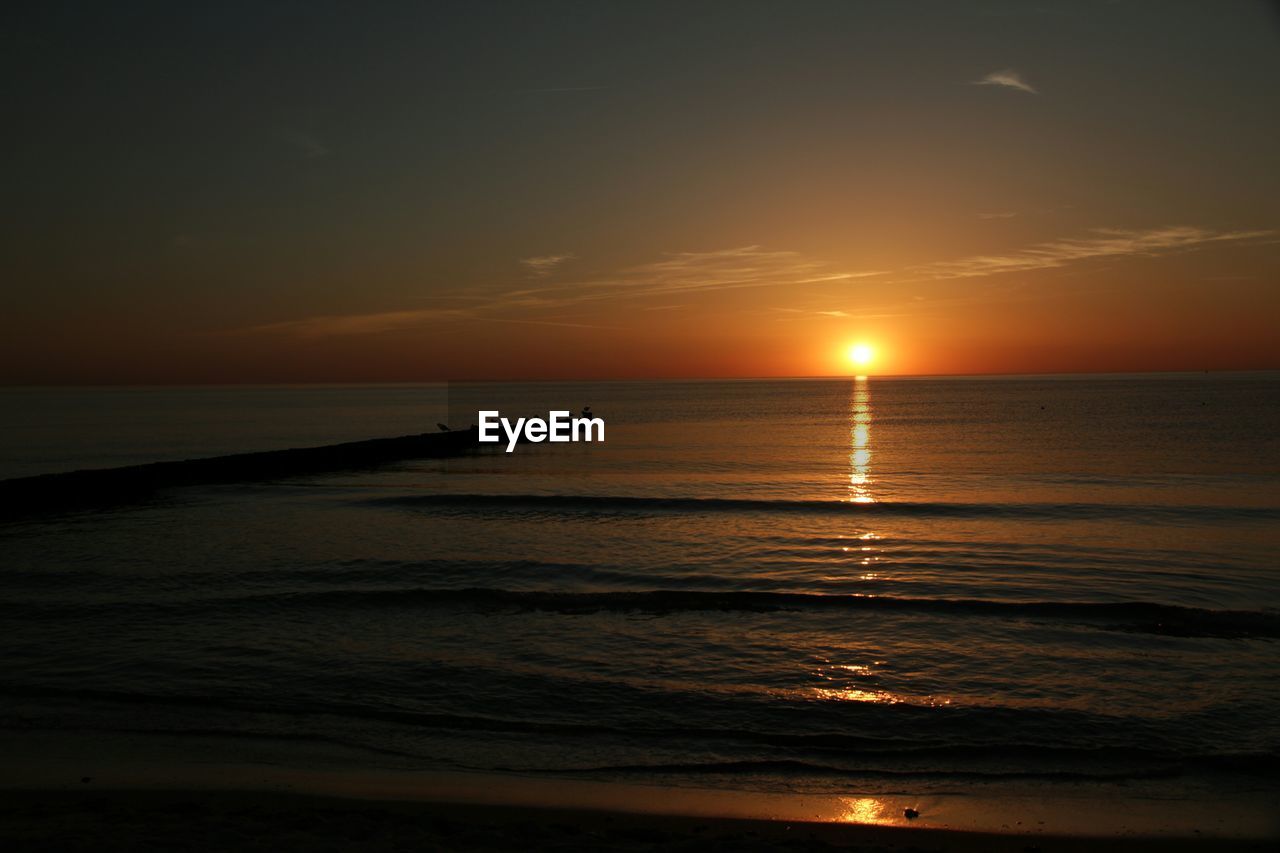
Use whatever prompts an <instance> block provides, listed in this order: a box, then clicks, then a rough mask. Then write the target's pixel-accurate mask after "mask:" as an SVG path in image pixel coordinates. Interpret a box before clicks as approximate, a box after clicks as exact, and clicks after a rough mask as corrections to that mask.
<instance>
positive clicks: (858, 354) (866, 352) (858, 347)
mask: <svg viewBox="0 0 1280 853" xmlns="http://www.w3.org/2000/svg"><path fill="white" fill-rule="evenodd" d="M875 355H876V354H875V350H873V349H871V345H870V344H854V345H853V346H851V347H849V360H850V361H852V362H853V363H854V364H855V365H857V366H858V367H866V366H867V365H868V364H870V363H871V360H872V359H874V358H875Z"/></svg>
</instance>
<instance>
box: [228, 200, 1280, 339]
mask: <svg viewBox="0 0 1280 853" xmlns="http://www.w3.org/2000/svg"><path fill="white" fill-rule="evenodd" d="M1278 235H1280V232H1278V231H1276V230H1271V229H1268V230H1252V231H1214V230H1211V229H1207V228H1199V227H1195V226H1190V225H1175V226H1166V227H1162V228H1153V229H1147V230H1132V229H1095V230H1093V231H1091V232H1089V234H1088V235H1087V236H1084V237H1076V238H1063V239H1058V240H1052V241H1048V242H1044V243H1039V244H1036V245H1033V246H1030V247H1028V248H1025V249H1021V250H1019V251H1015V252H1011V253H1007V254H998V255H973V256H969V257H965V258H959V259H956V260H950V261H937V262H933V263H928V264H920V265H916V266H911V267H905V268H902V269H900V270H897V271H885V270H867V271H860V272H837V271H833V270H832V268H831V266H830V265H828V264H826V263H824V262H822V261H818V260H814V259H812V258H808V257H806V256H804V255H802V254H800V253H799V252H790V251H771V250H766V249H762V248H761V247H759V246H742V247H737V248H732V249H721V250H716V251H708V252H676V253H669V254H667V255H664V256H663V257H662V258H661V259H659V260H657V261H653V262H650V263H646V264H638V265H635V266H631V267H625V268H623V269H621V270H618V271H616V272H615V273H613V274H612V275H607V276H602V277H599V278H591V279H583V280H578V281H570V282H564V283H560V284H554V285H547V286H542V287H524V288H516V289H507V290H495V291H492V292H490V293H489V294H488V295H487V296H481V295H478V294H474V293H468V294H463V293H458V294H455V295H449V294H444V295H438V296H435V297H432V298H435V299H445V300H448V299H458V300H462V301H468V302H472V303H473V304H472V305H471V306H469V307H458V308H428V309H418V310H406V311H384V312H374V313H362V314H349V315H326V316H319V317H307V318H302V319H299V320H287V321H283V322H276V323H267V324H262V325H257V326H252V327H249V328H247V329H241V330H238V331H237V332H233V334H283V335H290V336H295V337H300V338H318V337H332V336H343V335H364V334H377V333H381V332H388V331H395V330H400V329H406V328H413V327H419V326H424V325H427V324H432V323H444V322H496V323H520V324H530V325H546V326H560V327H567V328H583V329H616V328H619V327H616V326H604V325H595V324H590V323H585V322H576V321H572V320H562V319H557V318H555V317H554V316H546V315H545V313H544V316H542V317H528V316H525V317H515V316H512V314H518V313H522V312H525V313H528V312H537V313H542V312H551V311H555V310H557V309H565V308H573V307H586V306H589V305H591V304H593V303H602V302H609V301H617V300H639V299H645V298H652V297H662V296H666V297H671V296H676V297H677V298H679V297H680V296H685V295H690V294H698V293H711V292H718V291H726V290H739V289H745V288H785V287H797V286H811V285H821V284H823V283H837V282H842V281H850V282H851V281H855V280H858V279H863V278H880V280H882V281H885V282H891V283H893V284H903V283H907V282H921V281H950V280H963V279H982V278H987V277H993V276H1003V275H1004V274H1007V273H1026V272H1033V271H1037V270H1046V269H1060V268H1064V267H1071V266H1076V265H1080V264H1084V263H1086V262H1089V261H1095V260H1099V259H1107V260H1111V261H1115V260H1123V259H1126V258H1137V257H1149V258H1150V257H1159V256H1164V255H1170V254H1175V253H1181V252H1188V251H1195V250H1198V249H1203V248H1207V247H1211V246H1224V245H1249V244H1253V243H1257V242H1260V241H1261V242H1276V241H1277V239H1278ZM572 257H573V256H572V255H548V256H544V257H539V258H526V259H524V261H522V263H524V264H525V266H526V267H528V268H529V269H531V270H534V271H535V272H539V273H541V275H538V276H536V277H545V276H547V275H550V273H551V271H553V270H554V269H556V267H558V266H559V265H560V264H561V263H563V262H564V261H566V260H569V259H571V258H572ZM1095 269H1096V267H1095ZM1031 295H1032V294H1031V293H1028V294H1027V296H1028V298H1030V297H1031ZM991 296H992V294H991V292H990V291H988V292H986V293H985V294H984V293H977V292H972V291H970V292H967V293H963V294H956V295H954V296H952V297H948V298H944V299H942V300H937V299H935V300H931V301H930V302H929V307H930V308H935V307H936V306H937V305H939V304H944V303H945V304H953V303H954V302H956V301H959V302H980V301H984V300H987V299H990V298H991ZM1006 296H1007V294H1006ZM919 300H920V297H915V298H914V299H913V301H912V302H911V303H897V304H889V305H884V304H882V305H879V306H865V305H864V306H860V307H862V308H863V309H871V310H873V311H877V312H878V313H875V314H868V313H864V311H858V310H849V309H844V308H831V307H829V306H830V305H831V302H829V301H828V302H827V303H826V305H825V306H823V305H822V304H821V303H819V304H818V305H816V306H814V307H812V308H797V307H789V308H784V307H778V308H774V309H772V310H774V311H777V312H779V313H781V314H786V315H791V316H789V317H779V318H778V319H780V320H781V319H791V318H796V319H798V317H799V316H804V315H807V316H820V317H828V318H832V319H847V318H860V319H867V318H872V317H876V318H879V317H891V316H902V315H901V314H899V313H885V312H886V311H888V312H896V311H897V310H898V309H903V308H909V307H911V306H912V305H914V306H915V307H914V308H913V309H912V311H911V312H910V313H918V312H919ZM824 301H825V300H824ZM837 304H838V303H837ZM682 307H687V304H686V303H684V302H680V303H664V304H659V305H654V306H647V307H645V308H644V309H643V310H646V311H664V310H671V309H675V308H682Z"/></svg>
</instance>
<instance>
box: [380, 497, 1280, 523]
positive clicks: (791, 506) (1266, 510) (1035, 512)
mask: <svg viewBox="0 0 1280 853" xmlns="http://www.w3.org/2000/svg"><path fill="white" fill-rule="evenodd" d="M362 503H367V504H374V505H387V506H403V507H428V508H433V509H445V510H461V511H471V510H479V511H484V510H495V511H522V512H559V513H565V512H576V513H600V514H646V513H655V514H657V513H772V514H776V513H800V514H806V515H853V516H924V517H939V518H983V517H997V518H1027V519H1112V518H1116V517H1118V516H1123V517H1128V518H1135V519H1148V520H1156V521H1158V520H1161V519H1168V520H1176V519H1198V520H1212V521H1229V520H1241V521H1251V520H1275V519H1280V508H1277V507H1263V506H1243V507H1241V506H1191V505H1180V504H1169V505H1163V504H1143V505H1132V504H1105V503H1068V504H1049V503H967V502H966V503H960V502H937V501H880V502H876V503H852V502H847V501H821V500H764V499H757V498H689V497H641V496H631V495H483V494H432V495H396V496H394V497H381V498H370V499H366V500H364V501H362Z"/></svg>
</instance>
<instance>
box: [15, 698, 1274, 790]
mask: <svg viewBox="0 0 1280 853" xmlns="http://www.w3.org/2000/svg"><path fill="white" fill-rule="evenodd" d="M0 696H5V697H7V698H9V699H11V700H13V699H20V698H48V699H58V700H63V701H71V702H74V703H75V704H76V705H77V707H78V708H80V709H82V710H83V708H84V703H86V702H106V703H111V704H117V705H121V706H123V707H124V708H131V707H133V708H136V707H139V706H143V707H150V708H153V709H154V708H158V707H165V706H168V707H171V708H175V709H183V718H182V720H181V721H180V722H179V723H178V724H177V725H176V726H173V727H170V726H165V725H160V726H158V727H157V726H150V727H138V726H137V725H136V719H135V717H133V716H130V717H127V718H112V717H111V716H110V715H102V714H98V715H96V722H95V723H94V725H93V726H92V728H94V729H95V730H100V731H112V732H122V733H123V732H128V733H137V734H149V733H150V734H159V735H168V736H189V737H221V738H245V739H254V740H279V741H299V742H317V743H330V744H335V745H339V746H345V747H349V748H353V749H362V750H366V751H371V752H377V753H381V754H385V755H387V756H393V757H399V758H406V759H421V758H424V757H426V756H424V755H422V754H420V753H419V752H418V750H416V749H414V748H412V747H411V746H408V745H407V744H402V743H401V739H400V738H397V739H396V743H397V744H398V745H399V748H389V747H388V746H387V745H386V743H383V742H381V741H380V739H379V738H378V736H377V735H376V733H375V732H370V731H369V730H367V729H362V730H361V731H360V733H359V734H355V733H354V732H353V733H351V734H348V735H340V734H338V733H337V732H335V731H333V730H332V722H333V721H334V720H339V719H345V720H348V721H352V722H366V721H367V722H377V723H383V724H392V725H396V726H405V727H407V728H409V729H419V730H423V731H424V732H449V733H452V734H454V735H462V736H472V737H480V738H484V739H488V738H491V737H493V736H501V737H516V738H525V737H532V738H536V739H539V740H543V741H546V742H566V743H567V742H575V743H578V744H579V745H581V744H582V743H583V741H584V739H585V740H587V741H593V742H599V743H600V744H601V745H603V743H604V742H608V741H614V740H620V741H622V742H625V743H626V744H628V745H630V746H632V747H634V746H636V745H637V744H648V745H649V746H647V747H645V748H653V749H656V750H660V751H662V752H666V753H667V754H689V753H690V751H693V752H699V751H702V750H703V749H706V748H708V747H710V748H713V749H715V750H716V751H722V750H730V751H745V752H746V753H747V755H746V756H744V757H743V758H742V759H737V760H734V759H727V758H726V759H724V760H720V761H715V760H711V761H706V762H699V761H688V762H684V761H679V762H655V763H652V764H622V763H619V764H605V765H598V766H581V767H559V768H538V767H524V768H518V769H519V770H521V771H533V772H545V773H585V774H590V773H654V774H658V773H670V774H716V773H739V774H741V773H793V774H804V775H826V774H846V775H860V776H883V777H896V776H903V777H906V776H917V777H922V776H957V775H960V776H968V777H972V778H975V779H977V778H999V777H1003V778H1028V779H1029V778H1037V777H1041V778H1059V779H1064V780H1065V779H1071V778H1079V779H1103V778H1125V777H1139V776H1160V775H1179V774H1182V773H1186V772H1190V771H1219V772H1231V773H1243V774H1248V775H1257V776H1263V777H1267V778H1270V777H1271V776H1273V775H1274V774H1275V773H1276V772H1277V771H1278V770H1280V754H1277V753H1276V752H1274V751H1273V750H1272V751H1242V752H1219V751H1204V750H1202V749H1195V748H1192V749H1185V748H1179V747H1178V745H1177V744H1176V743H1174V742H1169V741H1167V740H1165V739H1163V738H1152V737H1143V738H1142V740H1141V744H1140V745H1139V743H1137V742H1136V741H1135V742H1134V743H1132V744H1120V743H1111V744H1105V745H1093V746H1081V745H1077V744H1075V743H1070V744H1068V743H1035V742H1030V741H1019V740H1017V739H1011V737H1010V732H1011V731H1014V730H1017V729H1019V728H1021V727H1020V726H1019V725H1018V724H1019V722H1021V723H1022V724H1024V725H1025V724H1027V723H1030V722H1036V723H1038V724H1039V725H1037V727H1036V730H1037V731H1040V732H1041V734H1043V729H1046V728H1047V729H1051V730H1053V731H1060V730H1062V729H1063V728H1070V729H1072V730H1076V731H1080V730H1095V729H1096V730H1102V729H1106V730H1107V731H1112V732H1114V731H1115V728H1116V726H1117V725H1122V724H1123V723H1124V722H1125V721H1126V719H1127V718H1122V717H1110V716H1106V715H1100V714H1096V713H1087V712H1073V711H1058V712H1051V713H1050V714H1048V715H1047V716H1046V715H1045V713H1043V712H1026V711H1019V710H1018V709H1014V708H982V709H967V710H966V709H951V708H948V709H928V708H916V707H888V708H881V709H877V710H878V711H879V712H884V713H891V714H894V715H896V716H898V717H899V720H898V722H899V723H901V724H902V725H901V726H898V727H895V728H896V730H897V731H903V727H904V726H905V728H906V729H907V730H909V731H911V735H910V736H893V737H888V736H874V735H870V734H858V733H855V732H834V731H815V732H799V731H790V732H788V731H779V730H769V729H747V728H739V727H735V726H715V727H706V726H697V725H692V726H691V725H680V726H663V725H644V724H639V725H637V724H635V723H631V724H627V725H619V722H620V721H611V722H603V721H600V722H578V721H571V720H564V719H561V720H553V719H547V720H533V719H512V718H504V717H494V716H483V715H471V714H456V713H447V712H445V713H441V712H430V711H412V710H408V709H396V708H389V707H381V706H368V705H359V704H350V703H345V702H340V703H333V704H329V703H325V704H320V705H311V706H309V707H306V708H303V707H280V706H277V705H275V704H274V703H271V702H264V701H261V700H259V699H250V698H247V697H245V698H235V697H229V696H209V695H205V696H197V695H162V694H145V693H133V692H126V691H113V690H97V689H92V688H78V689H67V688H55V687H42V686H35V685H16V684H8V685H6V684H0ZM187 709H201V710H202V711H205V712H210V713H213V714H217V713H218V712H224V713H225V712H231V713H233V714H237V715H238V718H239V720H240V721H241V722H244V723H249V724H252V725H253V726H255V728H241V727H240V725H237V724H232V726H231V727H229V726H228V725H226V723H223V724H221V725H219V724H216V723H214V722H213V720H214V719H216V718H214V717H211V718H209V722H207V723H204V722H203V721H202V720H201V719H197V718H195V717H192V716H191V715H190V712H189V711H188V710H187ZM937 714H944V715H946V716H948V717H955V718H956V719H950V720H946V721H943V720H938V721H936V722H938V724H939V725H937V726H933V727H929V726H924V727H923V728H922V727H921V725H920V724H921V723H923V722H924V721H925V717H930V716H935V715H937ZM973 715H977V716H978V717H981V718H982V719H983V720H985V721H986V723H987V725H985V726H984V727H983V731H985V734H983V733H982V732H980V731H978V730H976V729H974V727H973V726H974V724H975V722H977V721H976V720H975V719H971V717H973ZM59 716H60V715H58V714H41V715H40V716H39V717H38V718H36V717H13V718H0V728H4V729H8V730H10V731H13V730H58V729H60V728H63V727H64V725H66V726H69V727H71V728H76V729H79V728H81V727H83V725H84V724H83V723H82V722H77V721H71V722H68V723H66V724H63V723H60V722H59ZM272 718H274V719H275V720H276V724H271V723H270V720H271V719H272ZM223 719H225V718H223ZM842 720H843V724H846V725H847V724H849V722H850V721H849V720H848V719H847V718H842ZM113 721H114V724H113ZM264 725H265V726H266V728H265V729H264V728H262V727H263V726H264ZM882 730H883V728H882ZM1024 734H1029V735H1031V736H1032V737H1035V736H1036V735H1035V732H1033V731H1025V732H1024ZM1133 734H1134V733H1133V732H1131V733H1130V736H1132V735H1133ZM547 739H550V740H549V741H547ZM371 740H372V741H374V742H371ZM779 752H781V753H782V754H784V755H786V756H787V757H785V758H779V757H775V756H777V755H778V754H779ZM487 769H491V770H499V771H502V770H512V769H515V768H509V767H490V768H487Z"/></svg>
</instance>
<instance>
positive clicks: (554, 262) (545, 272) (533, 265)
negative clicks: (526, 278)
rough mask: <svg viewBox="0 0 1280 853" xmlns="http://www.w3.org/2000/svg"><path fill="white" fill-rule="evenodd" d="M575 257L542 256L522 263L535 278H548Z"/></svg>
mask: <svg viewBox="0 0 1280 853" xmlns="http://www.w3.org/2000/svg"><path fill="white" fill-rule="evenodd" d="M573 259H574V255H542V256H540V257H536V258H523V259H521V261H520V263H521V264H523V265H524V268H525V269H527V270H528V271H529V275H531V276H532V277H533V278H546V277H547V276H549V275H551V274H552V273H553V272H555V271H556V268H557V267H559V266H560V265H561V264H563V263H564V262H565V261H571V260H573Z"/></svg>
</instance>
